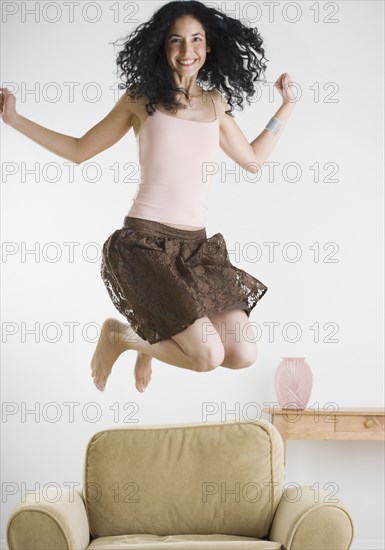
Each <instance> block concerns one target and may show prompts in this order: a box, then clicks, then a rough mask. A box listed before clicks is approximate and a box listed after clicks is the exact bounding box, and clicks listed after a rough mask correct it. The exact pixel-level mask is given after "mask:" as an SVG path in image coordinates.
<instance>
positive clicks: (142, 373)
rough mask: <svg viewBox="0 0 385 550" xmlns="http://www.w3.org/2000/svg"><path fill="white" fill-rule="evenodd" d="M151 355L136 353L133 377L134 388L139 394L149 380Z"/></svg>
mask: <svg viewBox="0 0 385 550" xmlns="http://www.w3.org/2000/svg"><path fill="white" fill-rule="evenodd" d="M151 359H152V357H151V355H147V354H146V353H142V352H140V351H138V357H137V359H136V362H135V369H134V376H135V386H136V389H137V390H138V391H140V392H144V390H145V389H146V388H147V386H148V384H149V382H150V380H151V373H152V368H151Z"/></svg>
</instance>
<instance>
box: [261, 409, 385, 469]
mask: <svg viewBox="0 0 385 550" xmlns="http://www.w3.org/2000/svg"><path fill="white" fill-rule="evenodd" d="M263 411H264V412H266V413H268V414H269V416H270V422H271V423H272V424H273V425H274V426H275V427H276V428H277V430H278V431H279V433H280V434H281V436H282V439H283V444H284V450H285V463H286V441H287V440H288V439H313V440H315V439H329V440H330V439H331V440H340V441H347V440H356V441H382V440H385V431H384V427H385V423H384V416H385V409H380V408H374V407H373V408H370V407H369V408H355V409H347V408H346V409H337V410H332V411H331V410H330V409H329V410H324V409H316V408H314V409H279V408H275V407H266V408H264V409H263Z"/></svg>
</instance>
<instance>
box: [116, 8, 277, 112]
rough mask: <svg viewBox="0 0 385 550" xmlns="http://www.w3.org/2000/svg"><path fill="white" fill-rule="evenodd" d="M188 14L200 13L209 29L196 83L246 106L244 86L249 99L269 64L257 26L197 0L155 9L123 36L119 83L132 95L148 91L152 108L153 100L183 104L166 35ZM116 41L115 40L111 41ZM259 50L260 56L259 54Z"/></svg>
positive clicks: (173, 107) (175, 105) (151, 108)
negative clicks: (203, 59) (173, 71)
mask: <svg viewBox="0 0 385 550" xmlns="http://www.w3.org/2000/svg"><path fill="white" fill-rule="evenodd" d="M184 15H190V16H192V17H194V18H195V19H197V20H198V21H199V22H200V23H201V25H202V27H203V28H204V30H205V33H206V41H207V45H208V46H210V47H211V51H210V52H207V56H206V61H205V64H204V65H203V67H201V68H200V70H199V72H198V74H197V77H196V78H197V83H198V85H199V86H200V87H202V86H201V85H202V84H205V85H206V86H207V85H208V86H209V88H210V89H214V88H216V89H217V90H219V92H221V93H223V95H224V97H225V99H226V101H227V102H228V105H229V106H230V110H227V111H226V113H227V114H229V115H230V116H233V115H232V114H231V111H232V110H233V107H234V103H235V104H237V105H238V106H239V107H240V108H241V110H242V109H243V101H244V99H243V92H245V93H246V100H247V102H248V104H250V100H249V98H250V97H252V95H253V94H254V92H255V85H254V82H256V81H258V80H261V79H259V76H260V75H261V73H263V72H264V71H265V70H266V64H265V63H264V61H268V59H267V58H265V51H264V49H263V48H262V42H263V40H262V37H261V35H260V34H259V32H258V29H256V28H252V27H247V26H246V25H244V24H243V23H242V22H241V21H239V20H238V19H234V18H232V17H229V16H227V15H226V14H224V13H222V12H221V11H218V10H216V9H214V8H211V7H208V6H205V4H203V3H202V2H199V1H197V0H175V1H172V2H168V3H167V4H165V5H163V6H162V7H160V8H159V9H158V10H156V11H155V12H154V14H153V15H152V17H151V18H150V19H149V20H148V21H147V22H145V23H142V24H140V25H139V26H138V27H137V28H136V29H135V30H134V31H133V32H131V33H130V34H129V35H128V37H126V38H124V39H123V40H125V42H124V48H123V49H122V50H121V51H120V52H119V53H118V55H117V58H116V63H117V66H118V70H120V71H121V73H122V74H121V80H122V81H123V82H124V83H123V84H122V83H120V84H119V86H118V87H119V89H126V93H127V95H128V96H129V97H131V98H132V99H136V98H137V97H141V96H143V95H144V94H145V95H146V96H147V98H148V99H149V103H147V104H146V110H147V113H148V114H149V115H152V114H153V112H154V103H155V104H157V103H160V104H162V105H164V107H165V108H166V110H173V111H175V110H178V109H179V108H183V105H182V104H181V103H178V102H177V101H176V100H175V97H174V93H173V92H175V91H177V92H181V93H183V94H184V95H185V96H186V97H187V98H188V93H187V91H186V90H185V89H184V88H177V87H175V82H174V80H173V75H172V70H171V67H170V66H169V64H168V62H167V58H166V50H165V38H166V35H167V33H168V31H169V30H170V28H171V26H172V25H173V23H174V21H175V19H177V18H179V17H181V16H184ZM113 44H114V45H115V44H116V42H113ZM258 56H259V57H258Z"/></svg>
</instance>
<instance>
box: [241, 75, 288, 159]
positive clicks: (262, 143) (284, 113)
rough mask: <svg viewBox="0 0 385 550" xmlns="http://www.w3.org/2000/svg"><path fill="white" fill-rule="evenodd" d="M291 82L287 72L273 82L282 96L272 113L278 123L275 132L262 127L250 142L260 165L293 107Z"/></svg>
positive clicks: (267, 155) (274, 142)
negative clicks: (279, 104)
mask: <svg viewBox="0 0 385 550" xmlns="http://www.w3.org/2000/svg"><path fill="white" fill-rule="evenodd" d="M292 84H293V81H292V79H291V78H290V76H289V75H288V74H287V73H283V74H281V76H280V77H279V78H278V80H277V81H276V82H275V84H274V86H275V88H276V89H277V90H278V92H279V93H280V95H281V96H282V105H281V106H280V108H279V109H278V111H277V112H276V113H275V115H274V118H276V119H278V121H279V123H280V124H279V127H278V129H277V130H276V132H272V131H271V130H267V129H266V128H264V129H263V130H262V132H261V133H260V134H259V136H257V137H256V138H255V139H254V141H252V142H251V143H250V145H251V147H252V148H253V151H254V153H255V156H256V159H257V164H258V165H259V166H260V167H262V165H263V164H264V163H265V162H266V160H267V159H268V157H269V155H270V153H271V152H272V150H273V149H274V147H275V145H276V143H277V141H278V140H279V138H280V137H281V135H282V133H283V131H284V129H285V127H286V124H287V122H288V120H289V118H290V117H291V115H292V113H293V110H294V108H295V105H296V103H295V94H294V91H293V85H292Z"/></svg>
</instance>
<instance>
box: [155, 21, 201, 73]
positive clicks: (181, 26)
mask: <svg viewBox="0 0 385 550" xmlns="http://www.w3.org/2000/svg"><path fill="white" fill-rule="evenodd" d="M165 50H166V57H167V61H168V63H169V64H170V66H171V67H172V69H174V70H175V71H177V72H178V74H179V75H180V76H181V77H183V76H185V77H189V76H193V75H194V74H196V73H198V71H199V69H200V68H201V67H203V65H204V64H205V61H206V52H209V51H210V48H209V47H208V46H207V43H206V33H205V31H204V29H203V27H202V25H201V23H200V22H199V21H197V19H194V17H192V16H190V15H185V16H183V17H179V18H178V19H176V20H175V21H174V23H173V25H172V26H171V28H170V30H169V32H168V34H167V36H166V40H165Z"/></svg>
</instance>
